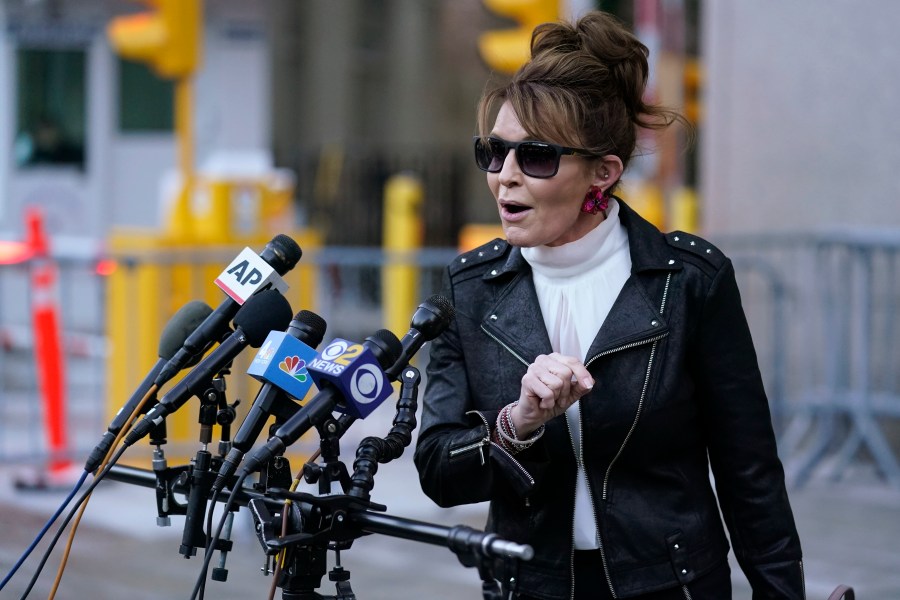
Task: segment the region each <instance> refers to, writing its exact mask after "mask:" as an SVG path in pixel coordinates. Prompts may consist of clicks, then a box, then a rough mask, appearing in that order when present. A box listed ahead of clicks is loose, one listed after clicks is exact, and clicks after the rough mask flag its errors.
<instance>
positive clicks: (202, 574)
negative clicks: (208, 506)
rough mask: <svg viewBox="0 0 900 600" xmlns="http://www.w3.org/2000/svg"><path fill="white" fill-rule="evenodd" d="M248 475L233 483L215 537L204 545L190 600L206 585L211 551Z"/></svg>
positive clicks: (245, 474) (239, 477) (242, 475)
mask: <svg viewBox="0 0 900 600" xmlns="http://www.w3.org/2000/svg"><path fill="white" fill-rule="evenodd" d="M249 474H250V473H247V472H245V473H242V474H241V475H240V476H238V478H237V481H235V482H234V487H233V488H232V489H231V494H229V496H228V500H227V501H226V502H225V508H223V509H222V518H221V519H220V520H219V526H218V527H217V528H216V535H215V536H214V537H213V538H212V539H210V540H209V543H208V544H207V545H206V552H205V555H204V556H203V565H202V566H201V567H200V575H199V576H198V577H197V583H196V584H195V585H194V591H192V592H191V600H196V598H197V595H198V594H199V593H200V591H201V589H202V588H203V587H204V586H205V585H206V574H207V572H208V571H209V563H210V561H212V556H213V552H212V549H213V548H215V547H216V544H217V543H218V542H219V538H220V537H221V536H222V529H224V527H225V521H226V520H227V519H228V513H229V511H230V510H231V507H232V505H233V504H234V502H235V500H237V495H238V492H239V491H240V489H241V488H242V487H243V486H244V480H245V479H247V475H249Z"/></svg>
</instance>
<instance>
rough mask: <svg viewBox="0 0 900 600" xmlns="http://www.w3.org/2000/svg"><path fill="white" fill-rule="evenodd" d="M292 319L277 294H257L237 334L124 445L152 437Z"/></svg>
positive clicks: (239, 318) (238, 318)
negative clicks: (247, 350)
mask: <svg viewBox="0 0 900 600" xmlns="http://www.w3.org/2000/svg"><path fill="white" fill-rule="evenodd" d="M290 318H291V306H290V304H288V301H287V300H286V299H285V298H284V296H282V295H281V294H280V293H278V292H276V291H275V290H264V291H262V292H259V293H258V294H255V295H254V296H252V297H251V298H250V299H248V300H247V302H245V303H244V305H243V306H242V307H241V308H240V310H238V312H237V314H236V315H235V317H234V325H235V328H234V333H232V334H231V335H230V336H228V337H227V338H225V339H224V340H223V341H222V343H221V344H219V346H218V347H217V348H216V349H215V350H213V351H212V352H210V353H209V355H208V356H207V357H206V358H204V359H203V360H201V361H200V363H199V364H197V366H196V367H194V369H193V370H192V371H191V372H190V373H188V374H187V375H185V377H184V378H183V379H182V380H181V381H179V382H178V383H177V384H176V385H175V386H173V387H172V389H171V390H169V392H168V393H167V394H166V395H165V396H163V398H162V399H161V400H160V401H159V403H158V404H157V405H156V406H154V407H153V408H152V409H150V411H149V412H148V413H147V414H146V415H145V416H144V418H143V419H142V420H141V421H140V422H138V423H137V425H135V426H134V428H132V430H131V431H130V432H129V433H128V435H127V436H125V441H124V442H123V444H124V445H125V446H130V445H132V444H134V443H135V442H136V441H138V440H139V439H141V438H143V437H144V436H145V435H147V434H148V433H150V430H151V429H153V427H155V426H156V425H159V423H161V422H162V420H163V419H164V418H166V416H168V415H170V414H171V413H173V412H175V411H176V410H178V409H179V408H180V407H181V406H182V405H184V403H185V402H187V401H188V399H189V398H190V397H191V396H193V395H195V394H199V393H202V392H204V391H205V390H206V388H208V387H209V381H210V379H211V378H212V377H213V375H215V374H216V373H218V372H219V371H221V370H222V369H223V368H224V367H225V365H227V364H228V363H230V362H231V361H232V360H234V358H235V357H236V356H237V355H238V354H240V353H241V351H242V350H243V349H244V348H246V347H247V346H248V345H249V346H251V347H253V348H259V346H260V345H261V344H262V343H263V341H264V340H265V339H266V336H267V335H268V333H269V332H270V331H272V330H273V329H284V328H285V327H286V326H287V323H288V322H289V321H290Z"/></svg>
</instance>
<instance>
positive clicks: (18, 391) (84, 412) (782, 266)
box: [0, 232, 900, 487]
mask: <svg viewBox="0 0 900 600" xmlns="http://www.w3.org/2000/svg"><path fill="white" fill-rule="evenodd" d="M712 241H714V242H715V243H717V244H718V245H719V246H720V247H721V248H722V249H723V251H725V252H726V254H728V255H729V256H730V257H731V258H732V259H733V261H734V264H735V268H736V271H737V276H738V283H739V285H740V287H741V294H742V298H743V301H744V305H745V308H746V312H747V315H748V319H749V321H750V326H751V330H752V332H753V336H754V340H755V342H756V348H757V353H758V355H759V361H760V366H761V369H762V372H763V377H764V380H765V384H766V388H767V391H768V393H769V395H770V399H771V404H772V413H773V420H774V423H775V426H776V431H777V433H778V436H779V438H780V451H781V454H782V457H783V459H784V460H785V464H786V468H787V471H788V475H789V478H790V480H791V481H792V483H793V484H794V485H803V484H804V483H806V482H807V481H808V480H809V478H810V477H812V476H813V475H814V474H815V473H816V472H818V471H824V472H825V474H827V475H828V476H831V477H833V478H838V477H841V476H842V475H844V474H845V473H846V472H847V470H848V468H850V467H851V466H853V465H859V464H865V465H867V466H872V467H874V468H875V469H876V470H877V473H878V474H879V475H880V476H881V477H882V478H883V479H884V480H885V481H887V482H889V483H890V484H891V485H892V486H895V487H900V467H898V461H897V453H898V446H900V444H898V440H897V432H898V431H900V429H898V427H897V422H896V419H897V418H898V417H900V370H898V369H897V368H896V364H897V361H898V357H897V353H898V350H897V345H898V344H897V342H898V341H900V318H898V316H897V314H896V311H895V307H896V306H897V305H898V299H900V298H898V297H900V233H887V234H877V233H872V232H865V233H859V234H848V233H843V234H809V233H806V234H801V235H787V234H785V235H774V234H773V235H764V236H763V235H755V236H750V235H748V236H730V237H721V238H718V239H715V238H714V239H713V240H712ZM456 253H457V251H456V249H454V248H426V249H422V250H419V251H416V252H409V253H390V252H386V251H384V250H383V249H381V248H370V247H325V248H318V249H317V248H313V249H310V250H309V251H306V252H305V253H304V256H303V259H302V261H301V262H302V264H303V265H304V266H305V268H306V269H307V270H308V271H309V272H311V278H312V280H314V282H315V284H314V286H313V289H306V290H303V291H302V293H300V291H301V290H299V289H298V288H299V287H302V286H303V285H304V284H302V283H301V284H300V285H298V284H297V281H294V282H292V286H293V291H292V292H291V294H289V300H290V301H291V304H292V306H293V307H294V309H295V310H299V309H303V308H305V309H308V310H312V311H314V312H316V313H318V314H319V315H320V316H321V317H322V318H324V319H325V321H326V323H327V324H328V330H327V332H326V340H330V339H332V338H334V337H343V338H346V339H352V340H362V339H364V338H365V337H366V336H368V335H371V334H372V333H374V332H375V331H376V330H378V329H381V328H383V327H385V326H386V325H385V322H386V321H385V315H384V311H383V299H384V298H385V297H386V296H387V295H389V294H391V290H389V289H383V285H385V284H384V281H385V280H384V279H383V278H382V277H381V274H382V270H383V268H384V266H385V265H389V264H410V265H414V266H416V267H417V269H418V282H417V290H418V298H419V300H420V301H421V300H424V299H426V298H427V297H428V296H430V295H432V294H434V293H436V292H437V291H438V290H439V288H440V278H441V276H442V271H443V269H444V267H445V265H446V264H448V263H449V262H450V261H451V260H452V259H453V257H454V256H455V255H456ZM231 257H232V254H230V253H228V252H221V251H220V252H218V253H216V252H213V253H210V252H202V253H199V254H197V255H196V256H192V255H191V254H186V253H183V252H181V253H178V255H177V256H169V257H166V256H163V255H161V254H160V253H156V254H153V255H147V256H143V257H142V256H141V255H140V254H136V253H135V254H131V255H129V256H128V257H127V260H124V261H122V262H121V263H120V266H119V268H120V269H122V270H123V272H122V274H127V273H130V274H131V275H132V276H134V277H139V276H140V273H142V272H143V271H144V270H145V269H147V268H150V267H152V266H153V264H156V265H160V264H165V263H166V262H167V261H168V263H169V264H171V263H172V261H176V260H177V262H179V264H183V265H184V264H192V263H195V266H198V265H201V263H202V268H198V269H197V270H196V271H195V276H192V277H190V278H182V279H180V280H179V281H181V284H183V285H186V286H187V287H186V288H184V289H180V290H179V293H180V294H181V295H185V298H186V299H187V300H189V299H194V298H200V299H202V298H204V297H206V296H205V294H206V292H204V290H208V286H209V283H210V282H211V280H212V278H214V277H215V275H216V274H217V273H218V271H217V269H218V270H220V269H221V268H223V266H224V265H225V264H227V262H228V261H229V260H230V258H231ZM96 264H97V261H96V259H86V258H79V259H65V258H61V259H59V266H60V290H59V291H60V306H61V307H62V315H61V322H62V326H63V332H64V336H63V337H64V347H65V350H66V357H67V363H68V364H67V369H66V377H67V391H68V394H67V396H68V401H69V407H68V411H67V414H68V428H69V431H70V432H71V433H72V436H71V437H72V448H71V454H72V456H73V457H76V458H79V457H83V456H84V455H85V453H86V452H88V451H89V450H90V448H91V447H92V445H93V444H94V443H96V440H97V438H98V436H99V435H100V434H101V433H102V431H103V430H104V428H105V426H106V424H107V422H108V420H109V416H110V410H111V409H113V408H114V407H117V406H120V405H121V404H122V402H123V401H124V399H123V398H111V397H110V385H109V382H110V373H109V366H108V360H107V357H108V354H109V352H110V347H111V345H110V337H109V336H110V333H109V328H108V324H107V321H106V319H107V315H108V314H109V312H110V308H111V307H110V304H109V300H108V296H107V294H108V293H109V291H110V281H111V278H106V277H103V276H101V275H99V274H98V273H97V269H96ZM27 269H28V266H27V263H26V264H22V265H4V266H2V267H0V459H3V460H4V461H13V462H38V461H42V460H46V459H47V456H46V448H45V443H44V433H43V431H42V421H41V419H42V415H41V407H40V403H39V402H38V401H37V397H38V388H37V385H38V384H37V381H36V377H37V374H36V370H35V367H34V361H33V348H32V342H31V334H30V329H29V327H30V324H29V323H30V322H29V311H28V306H29V304H30V298H29V293H30V292H29V284H28V270H27ZM214 271H215V272H214ZM122 274H120V275H122ZM307 275H309V273H308V274H307ZM123 276H124V277H125V279H124V282H120V284H119V285H124V286H125V287H126V288H128V289H131V291H132V292H134V291H136V289H137V288H136V287H135V286H134V285H133V284H132V283H131V282H132V280H131V279H129V278H128V276H125V275H123ZM289 277H290V274H289ZM304 281H305V280H304ZM167 286H168V284H167ZM167 286H163V287H162V288H160V289H159V290H158V294H165V293H166V290H169V287H167ZM170 291H171V290H170ZM218 294H220V293H218V290H214V296H215V298H214V299H212V300H211V301H210V303H211V304H213V303H217V302H218V301H220V300H221V298H222V296H220V295H218ZM301 298H302V300H301ZM206 299H207V300H210V298H209V297H206ZM149 300H150V301H155V302H158V303H162V301H161V300H159V299H158V298H157V299H155V300H154V298H150V299H149ZM169 300H171V299H169ZM145 301H146V299H145ZM169 304H172V303H171V302H169ZM177 308H178V306H175V305H173V306H168V307H167V309H166V310H168V311H169V312H166V310H160V311H159V313H158V315H157V317H158V318H155V319H154V320H153V321H154V322H153V323H144V324H142V325H141V326H140V328H139V329H140V331H142V332H143V333H142V334H141V335H140V336H136V337H132V338H129V339H128V340H124V341H121V342H119V346H121V348H124V350H121V348H120V350H121V351H126V352H130V351H131V348H136V346H137V345H143V346H146V345H147V344H150V345H151V347H152V348H155V347H156V344H157V343H158V335H159V334H160V333H161V330H162V327H163V326H164V324H165V320H166V319H167V318H168V315H169V314H170V313H171V312H172V311H174V310H176V309H177ZM413 308H414V307H410V310H412V309H413ZM126 318H127V317H126ZM134 329H135V331H137V329H138V328H137V327H136V326H135V328H134ZM394 333H395V334H397V335H398V337H402V335H403V334H404V333H405V331H394ZM422 354H423V356H422V357H420V360H424V359H425V355H426V354H427V353H424V352H423V353H422ZM243 366H244V363H237V362H236V364H235V366H234V369H233V372H234V374H233V375H232V376H231V377H232V379H234V380H235V381H236V382H238V383H236V384H235V390H234V393H235V394H236V395H237V396H239V397H241V398H242V399H244V400H246V402H244V403H243V404H244V405H246V404H249V401H250V400H252V395H253V394H254V393H255V391H256V385H255V383H254V382H253V381H252V380H251V379H250V378H248V377H246V376H245V375H244V371H245V369H244V368H243ZM129 369H132V367H131V366H130V367H129ZM242 369H243V370H242ZM133 370H134V371H135V372H134V373H133V374H132V375H133V376H134V378H140V377H141V376H142V375H143V374H144V373H143V372H140V369H139V368H138V366H133ZM120 375H121V374H120ZM119 395H121V394H119ZM241 408H242V409H243V410H246V406H242V407H241Z"/></svg>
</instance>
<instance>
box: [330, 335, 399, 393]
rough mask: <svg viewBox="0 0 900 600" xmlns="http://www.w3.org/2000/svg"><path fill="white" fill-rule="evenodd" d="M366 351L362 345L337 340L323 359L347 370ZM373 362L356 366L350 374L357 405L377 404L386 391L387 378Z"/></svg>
mask: <svg viewBox="0 0 900 600" xmlns="http://www.w3.org/2000/svg"><path fill="white" fill-rule="evenodd" d="M364 351H365V347H364V346H363V345H362V344H350V343H348V342H346V341H344V340H336V341H334V342H332V343H331V344H329V345H328V346H327V347H326V348H325V349H324V350H323V351H322V354H321V357H322V358H323V359H325V360H328V361H331V362H333V363H334V364H336V365H340V366H341V367H343V368H344V369H346V368H347V367H348V366H350V364H351V363H352V362H353V361H354V360H356V359H357V358H359V357H360V356H363V352H364ZM369 355H370V356H367V357H366V358H370V360H372V361H373V362H374V357H371V353H369ZM373 362H362V361H361V364H359V365H357V366H355V368H354V369H353V371H352V372H350V374H349V378H348V387H349V391H350V395H351V397H352V400H353V402H355V403H356V404H370V403H372V402H375V401H376V400H378V399H379V398H380V397H381V395H382V392H383V391H384V387H385V385H386V383H385V381H386V376H385V375H384V372H383V371H382V370H381V369H380V368H379V367H378V365H376V364H373Z"/></svg>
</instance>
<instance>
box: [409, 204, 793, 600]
mask: <svg viewBox="0 0 900 600" xmlns="http://www.w3.org/2000/svg"><path fill="white" fill-rule="evenodd" d="M619 202H620V206H621V208H620V219H621V221H622V223H623V225H624V226H625V228H626V230H627V232H628V241H629V247H630V252H631V260H632V273H631V277H630V278H629V279H628V280H627V282H626V283H625V285H624V287H623V289H622V291H621V293H620V294H619V297H618V298H617V299H616V301H615V304H614V306H613V307H612V310H611V311H610V313H609V315H608V317H607V318H606V321H605V322H604V324H603V326H602V328H601V329H600V331H599V333H598V334H597V336H596V338H595V340H594V342H593V344H592V346H591V349H590V352H589V353H588V356H587V357H586V359H585V364H586V365H587V367H588V369H589V370H590V372H591V374H592V375H593V377H594V379H595V381H596V383H595V385H594V388H593V390H592V391H591V392H590V393H589V394H588V395H586V396H584V397H582V398H581V400H580V401H579V402H580V403H581V415H582V417H581V418H582V423H581V425H582V448H581V456H576V452H575V451H574V450H573V444H572V441H571V438H570V435H569V431H568V426H567V424H566V420H565V418H564V417H563V416H560V417H557V418H555V419H552V420H551V421H549V422H548V423H547V427H546V433H545V434H544V436H543V437H542V438H541V439H540V440H539V441H538V442H537V443H536V444H535V445H533V446H532V447H531V448H529V449H528V450H526V451H524V452H522V453H520V454H517V455H516V456H515V457H513V456H511V455H510V454H508V453H506V452H505V451H504V450H503V449H501V448H500V447H499V446H498V445H497V444H495V443H492V442H491V440H490V429H491V428H492V427H493V426H494V421H495V419H496V415H497V413H498V411H499V409H500V408H501V407H503V406H504V405H506V404H508V403H509V402H512V401H514V400H516V399H517V398H518V395H519V389H520V383H521V382H520V380H521V378H522V376H523V375H524V374H525V371H526V368H527V366H528V364H529V363H531V362H533V361H534V360H535V358H536V357H537V356H538V355H539V354H548V353H550V352H552V348H551V347H550V341H549V338H548V336H547V332H546V329H545V327H544V322H543V319H542V317H541V314H540V308H539V305H538V300H537V296H536V293H535V289H534V285H533V283H532V278H531V270H530V267H529V265H528V263H527V262H525V260H524V259H523V258H522V255H521V253H520V251H519V249H517V248H514V247H511V246H509V245H508V244H507V243H506V242H505V241H502V240H495V241H493V242H490V243H488V244H486V245H484V246H482V247H480V248H478V249H476V250H473V251H471V252H468V253H466V254H463V255H462V256H460V257H458V258H457V259H456V260H454V262H453V263H452V264H451V265H450V266H449V267H448V268H447V271H446V273H445V280H444V290H443V292H442V293H443V294H445V295H446V296H447V297H448V298H450V299H451V301H452V302H453V303H454V305H455V306H456V310H457V317H456V319H455V321H454V323H453V325H452V326H451V328H450V329H448V330H447V331H446V332H445V333H444V334H443V335H442V336H440V337H439V338H438V339H436V340H435V341H434V342H433V344H432V346H431V356H430V361H429V364H428V369H427V373H428V379H427V387H426V391H425V395H424V402H423V404H424V407H423V414H422V428H421V430H420V434H419V438H418V442H417V447H416V452H415V462H416V466H417V468H418V470H419V476H420V480H421V484H422V489H423V490H424V491H425V493H426V494H427V495H428V496H429V497H430V498H431V499H433V500H434V501H435V502H436V503H437V504H439V505H440V506H453V505H458V504H466V503H474V502H482V501H486V500H490V501H491V504H490V511H489V517H488V525H487V527H488V529H489V530H491V531H495V532H497V533H498V534H499V535H500V536H502V537H504V538H507V539H509V540H513V541H516V542H520V543H527V544H530V545H531V546H533V547H534V549H535V557H534V559H533V560H531V561H529V562H525V563H523V564H522V568H521V573H520V582H521V585H520V588H519V589H520V591H523V592H525V593H527V594H528V595H532V596H536V597H539V598H548V599H550V598H554V599H555V598H569V597H570V595H571V593H572V591H571V590H572V585H573V584H572V576H571V574H572V570H573V567H572V559H573V534H572V518H573V513H574V494H575V476H576V461H578V460H582V461H583V463H584V466H585V469H586V472H587V475H588V484H589V488H590V492H591V496H592V498H593V505H594V511H595V515H596V518H597V523H598V527H599V535H600V540H601V544H602V552H601V555H602V563H603V564H598V565H597V567H598V569H603V572H604V573H605V576H606V579H607V581H608V583H609V586H610V589H611V591H612V593H613V595H614V596H615V597H619V598H627V597H629V596H635V595H639V594H643V593H648V592H651V591H654V590H660V589H665V588H671V587H674V586H679V585H684V584H687V583H689V582H691V581H692V580H694V579H695V578H697V577H699V576H701V575H703V574H705V573H707V572H709V571H710V570H712V569H713V568H715V567H716V566H717V565H720V564H721V562H722V561H725V560H726V559H727V553H728V542H727V540H726V537H725V532H724V528H723V526H722V519H721V517H720V512H719V509H720V508H721V515H722V516H723V517H724V520H725V523H726V524H727V526H728V531H729V534H730V537H731V542H732V545H733V547H734V551H735V555H736V557H737V559H738V561H739V563H740V565H741V567H742V569H743V571H744V573H745V574H746V576H747V578H748V579H749V581H750V584H751V585H752V587H753V590H754V593H753V598H754V600H756V599H761V598H779V599H798V600H799V599H803V598H804V589H803V572H802V562H801V551H800V541H799V538H798V536H797V531H796V528H795V525H794V518H793V514H792V512H791V508H790V504H789V502H788V496H787V492H786V490H785V483H784V471H783V468H782V465H781V462H780V461H779V459H778V456H777V454H776V448H775V437H774V434H773V430H772V425H771V417H770V414H769V406H768V401H767V398H766V394H765V391H764V389H763V384H762V380H761V377H760V372H759V368H758V364H757V359H756V353H755V351H754V348H753V343H752V340H751V337H750V331H749V329H748V326H747V321H746V318H745V316H744V312H743V308H742V306H741V300H740V295H739V293H738V288H737V284H736V282H735V278H734V269H733V267H732V265H731V261H729V260H728V258H726V257H725V256H723V255H722V253H721V252H720V251H719V250H718V249H717V248H715V247H713V246H712V245H711V244H709V243H708V242H706V241H704V240H702V239H701V238H698V237H696V236H693V235H689V234H685V233H681V232H676V233H671V234H666V235H663V234H662V233H660V232H659V231H658V230H657V229H656V228H655V227H654V226H653V225H651V224H650V223H648V222H647V221H645V220H644V219H642V218H641V217H640V216H639V215H638V214H637V213H635V212H634V211H633V210H631V209H630V208H628V207H627V206H626V205H625V203H624V202H621V201H619ZM710 465H711V466H712V471H713V474H714V476H715V487H716V492H717V495H718V504H717V503H716V495H715V494H714V493H713V489H712V486H711V484H710V477H709V467H710Z"/></svg>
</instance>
